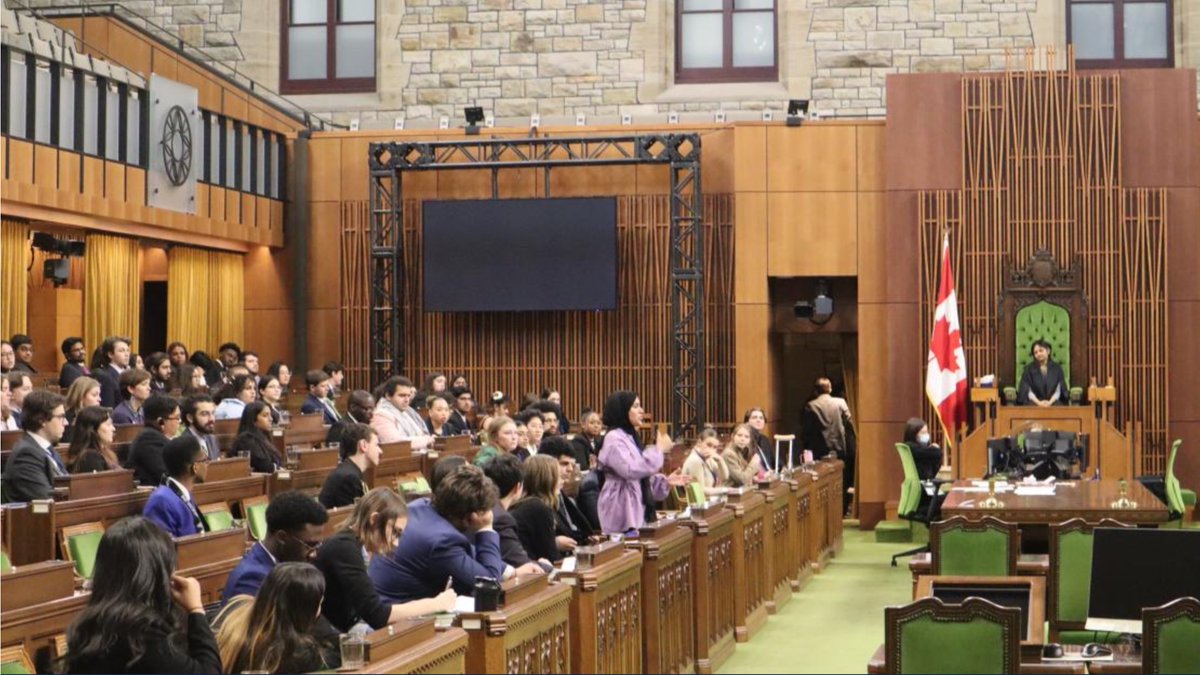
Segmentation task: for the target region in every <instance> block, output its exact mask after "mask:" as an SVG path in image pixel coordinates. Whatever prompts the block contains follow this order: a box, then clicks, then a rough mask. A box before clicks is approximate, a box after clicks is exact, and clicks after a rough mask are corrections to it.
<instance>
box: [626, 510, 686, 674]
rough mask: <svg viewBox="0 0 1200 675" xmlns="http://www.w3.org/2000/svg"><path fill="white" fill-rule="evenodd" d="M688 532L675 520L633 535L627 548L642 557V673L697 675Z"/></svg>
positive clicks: (670, 519) (656, 523)
mask: <svg viewBox="0 0 1200 675" xmlns="http://www.w3.org/2000/svg"><path fill="white" fill-rule="evenodd" d="M693 538H694V536H693V535H692V529H691V528H690V527H687V526H685V525H683V524H682V522H681V521H680V520H678V519H676V518H674V517H672V518H666V519H660V520H658V521H657V522H654V523H650V524H649V525H646V526H644V527H642V528H640V529H639V530H638V538H637V539H634V540H630V541H627V542H626V546H629V547H630V548H633V549H635V550H638V551H641V553H642V668H643V670H644V671H645V672H647V673H694V672H696V609H695V607H694V605H693V594H692V539H693Z"/></svg>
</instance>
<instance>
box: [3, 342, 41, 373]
mask: <svg viewBox="0 0 1200 675" xmlns="http://www.w3.org/2000/svg"><path fill="white" fill-rule="evenodd" d="M9 344H11V345H12V348H13V356H14V357H15V358H16V363H14V364H13V370H15V371H17V372H25V373H37V368H34V367H33V339H32V338H30V337H29V336H28V335H24V334H22V333H17V334H16V335H14V336H12V340H10V341H9Z"/></svg>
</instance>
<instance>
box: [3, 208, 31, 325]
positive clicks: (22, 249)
mask: <svg viewBox="0 0 1200 675" xmlns="http://www.w3.org/2000/svg"><path fill="white" fill-rule="evenodd" d="M0 265H3V269H2V270H0V334H2V335H3V336H4V339H5V340H7V339H8V338H9V336H11V335H13V334H14V333H25V332H27V331H28V327H27V326H26V320H27V315H28V313H29V312H28V310H29V276H28V272H26V271H25V270H26V268H28V267H29V223H26V222H24V221H20V220H12V219H10V218H5V219H3V221H0Z"/></svg>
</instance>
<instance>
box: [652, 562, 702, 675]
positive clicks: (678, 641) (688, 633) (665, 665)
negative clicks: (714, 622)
mask: <svg viewBox="0 0 1200 675" xmlns="http://www.w3.org/2000/svg"><path fill="white" fill-rule="evenodd" d="M658 598H659V603H658V608H657V611H658V623H657V626H658V650H659V655H660V659H661V661H660V663H661V666H662V671H661V672H666V673H683V672H692V669H693V668H694V667H695V662H696V651H695V646H694V644H695V643H694V638H693V630H692V627H693V622H692V620H690V617H691V614H692V612H693V611H694V609H693V607H692V558H691V556H690V555H687V554H686V552H685V553H684V554H682V555H680V556H679V557H678V558H677V559H675V560H674V561H673V562H669V563H663V564H660V567H659V574H658Z"/></svg>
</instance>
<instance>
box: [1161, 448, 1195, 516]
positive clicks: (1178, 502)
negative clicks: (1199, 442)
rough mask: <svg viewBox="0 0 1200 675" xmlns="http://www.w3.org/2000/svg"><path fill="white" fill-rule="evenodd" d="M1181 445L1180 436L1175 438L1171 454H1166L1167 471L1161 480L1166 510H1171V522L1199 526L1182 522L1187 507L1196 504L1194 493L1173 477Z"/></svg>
mask: <svg viewBox="0 0 1200 675" xmlns="http://www.w3.org/2000/svg"><path fill="white" fill-rule="evenodd" d="M1182 445H1183V439H1182V438H1177V439H1175V442H1174V443H1172V444H1171V454H1170V455H1168V456H1167V473H1166V475H1165V476H1163V482H1164V483H1165V484H1166V485H1165V487H1166V488H1167V510H1168V511H1170V512H1171V518H1172V519H1173V522H1175V523H1176V524H1177V525H1178V526H1179V527H1189V528H1191V527H1196V528H1200V523H1185V522H1183V516H1184V514H1186V513H1187V507H1189V506H1195V505H1196V493H1195V492H1194V491H1192V490H1184V489H1183V488H1182V487H1180V485H1179V479H1178V478H1176V477H1175V457H1176V455H1178V454H1179V448H1180V447H1181V446H1182Z"/></svg>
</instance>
